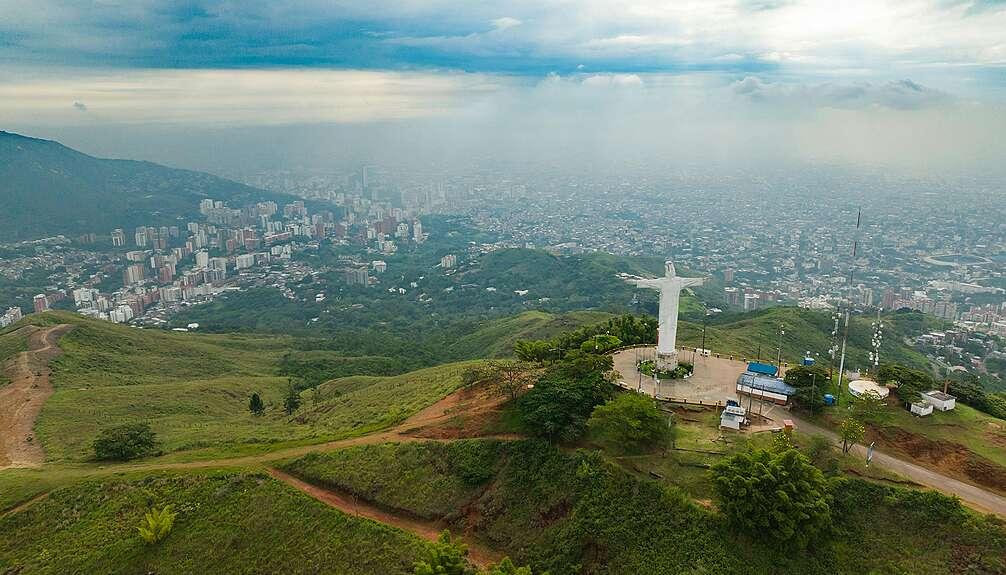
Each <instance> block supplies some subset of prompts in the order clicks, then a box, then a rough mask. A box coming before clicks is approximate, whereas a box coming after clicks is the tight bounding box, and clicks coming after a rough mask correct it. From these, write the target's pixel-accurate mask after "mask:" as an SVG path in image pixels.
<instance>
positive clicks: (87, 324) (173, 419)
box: [31, 312, 462, 460]
mask: <svg viewBox="0 0 1006 575" xmlns="http://www.w3.org/2000/svg"><path fill="white" fill-rule="evenodd" d="M31 321H33V322H36V323H72V324H74V326H75V327H74V329H73V330H72V331H70V332H69V333H68V334H67V335H66V336H64V337H63V339H62V340H61V341H60V347H61V348H62V349H63V351H64V353H63V355H61V356H60V357H58V358H56V359H55V360H54V361H52V363H51V367H52V370H53V375H52V382H53V385H54V387H55V393H54V394H53V396H52V397H50V398H49V400H48V401H47V402H46V405H45V407H44V408H43V410H42V413H41V415H40V417H39V420H38V422H37V424H36V430H37V434H38V436H39V438H40V439H41V440H42V442H43V445H44V447H45V449H46V454H47V457H48V458H49V459H50V460H67V459H69V460H82V459H86V458H88V457H89V456H90V444H91V442H92V441H93V439H94V437H95V436H96V435H97V434H98V432H99V431H100V430H101V429H102V428H105V427H110V426H113V425H118V424H122V423H127V422H134V421H136V422H148V423H150V425H151V427H152V428H153V430H154V432H155V433H157V435H158V437H159V439H160V441H161V448H162V449H163V450H164V451H165V452H168V453H171V452H188V451H192V450H199V452H198V453H197V454H185V455H184V456H185V457H189V456H197V455H198V456H199V457H210V456H213V455H219V454H221V453H235V452H245V451H258V450H263V449H268V448H269V446H270V445H274V444H277V443H281V442H291V441H298V442H313V441H323V440H327V439H334V438H338V437H345V436H348V435H354V434H358V433H363V432H364V431H369V430H373V429H378V428H381V427H384V426H387V425H391V424H392V423H396V422H398V421H400V420H401V419H403V418H404V417H407V416H408V415H411V414H412V413H414V412H415V411H418V410H419V409H421V408H422V407H425V406H426V405H429V404H431V403H434V402H435V401H437V400H438V399H440V398H441V397H443V396H444V395H446V394H447V393H449V392H450V391H453V390H454V389H456V387H457V386H458V385H460V370H461V369H462V366H459V365H456V364H448V365H444V366H440V367H437V368H431V369H427V370H423V371H419V372H414V373H409V374H404V375H400V376H395V377H384V378H382V377H371V378H363V379H365V380H366V381H367V385H366V386H362V387H361V388H360V389H356V390H352V391H348V390H346V389H344V386H343V385H341V384H340V381H341V380H336V381H334V382H332V383H331V384H326V385H325V386H322V387H321V388H320V390H319V393H318V395H317V397H314V396H313V392H310V391H308V392H305V393H304V400H305V403H304V406H303V407H302V408H301V410H300V412H298V413H296V414H294V416H293V417H290V416H288V415H287V414H286V412H285V411H283V409H282V404H283V397H284V396H285V395H286V393H287V390H288V389H289V381H288V378H287V377H285V376H281V375H279V374H278V366H279V362H280V359H281V358H282V356H283V354H284V353H286V352H288V351H289V350H290V349H291V348H292V346H293V344H294V340H293V339H292V338H287V337H282V336H258V335H199V334H193V333H176V332H166V331H159V330H140V329H135V328H131V327H127V326H122V325H117V324H113V323H109V322H102V321H96V320H89V319H86V318H82V317H80V316H77V315H75V314H70V313H64V312H48V313H46V314H42V315H35V316H31ZM358 379H359V378H350V381H353V382H355V381H358ZM252 393H258V394H259V395H260V396H261V397H262V399H263V401H264V402H265V403H266V406H267V409H266V413H265V415H263V416H261V417H255V416H253V415H252V414H251V413H250V412H249V411H248V399H249V397H250V396H251V394H252Z"/></svg>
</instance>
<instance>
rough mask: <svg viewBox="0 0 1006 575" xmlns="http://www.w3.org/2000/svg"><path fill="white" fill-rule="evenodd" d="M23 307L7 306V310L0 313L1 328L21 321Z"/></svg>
mask: <svg viewBox="0 0 1006 575" xmlns="http://www.w3.org/2000/svg"><path fill="white" fill-rule="evenodd" d="M21 317H22V315H21V308H19V307H17V306H13V307H9V308H7V311H5V312H4V313H3V315H0V328H4V327H7V326H9V325H13V324H15V323H17V322H19V321H21Z"/></svg>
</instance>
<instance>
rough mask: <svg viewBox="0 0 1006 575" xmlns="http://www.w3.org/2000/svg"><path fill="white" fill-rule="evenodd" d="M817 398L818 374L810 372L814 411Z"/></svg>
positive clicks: (812, 409)
mask: <svg viewBox="0 0 1006 575" xmlns="http://www.w3.org/2000/svg"><path fill="white" fill-rule="evenodd" d="M815 399H817V374H816V373H811V374H810V412H811V413H814V405H815V404H814V400H815Z"/></svg>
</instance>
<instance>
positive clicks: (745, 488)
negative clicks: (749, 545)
mask: <svg viewBox="0 0 1006 575" xmlns="http://www.w3.org/2000/svg"><path fill="white" fill-rule="evenodd" d="M712 474H713V481H714V488H715V490H716V495H717V497H718V499H719V504H720V509H721V510H722V511H723V513H724V515H726V517H727V519H728V520H729V521H730V523H731V524H732V525H734V526H735V527H737V528H738V529H741V530H743V531H746V532H748V533H749V534H751V535H752V536H756V537H770V538H773V539H777V540H781V541H792V542H793V543H795V544H797V545H798V546H804V545H806V544H807V543H808V542H809V541H810V539H811V538H813V537H814V536H815V535H816V534H818V533H820V532H822V531H823V530H824V529H825V528H827V526H828V525H830V523H831V507H830V499H831V498H830V495H829V493H828V484H827V482H826V481H825V479H824V475H823V474H822V473H821V471H820V470H819V469H817V468H816V467H814V466H813V465H811V463H810V461H808V460H807V458H806V457H804V456H803V455H801V454H800V453H799V452H797V451H796V450H794V449H790V450H787V451H784V452H782V453H773V452H772V451H769V450H765V449H758V450H748V451H745V452H742V453H738V454H736V455H734V456H731V457H729V458H727V459H724V460H723V461H720V462H719V463H716V464H715V465H713V468H712Z"/></svg>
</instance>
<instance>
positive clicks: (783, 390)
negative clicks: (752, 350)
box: [737, 366, 796, 405]
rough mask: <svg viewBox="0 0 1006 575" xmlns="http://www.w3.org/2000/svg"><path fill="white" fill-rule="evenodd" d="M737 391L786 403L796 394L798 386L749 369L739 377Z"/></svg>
mask: <svg viewBox="0 0 1006 575" xmlns="http://www.w3.org/2000/svg"><path fill="white" fill-rule="evenodd" d="M770 367H774V366H770ZM737 393H739V394H743V395H751V396H754V398H755V399H764V400H766V401H772V402H774V403H778V404H779V405H786V404H787V403H789V398H790V397H792V396H793V395H795V394H796V388H795V387H793V386H792V385H787V384H786V383H785V382H784V381H782V380H781V379H776V378H774V377H769V376H767V375H764V374H761V373H753V372H750V371H748V372H745V373H742V374H741V375H740V377H738V378H737Z"/></svg>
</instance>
